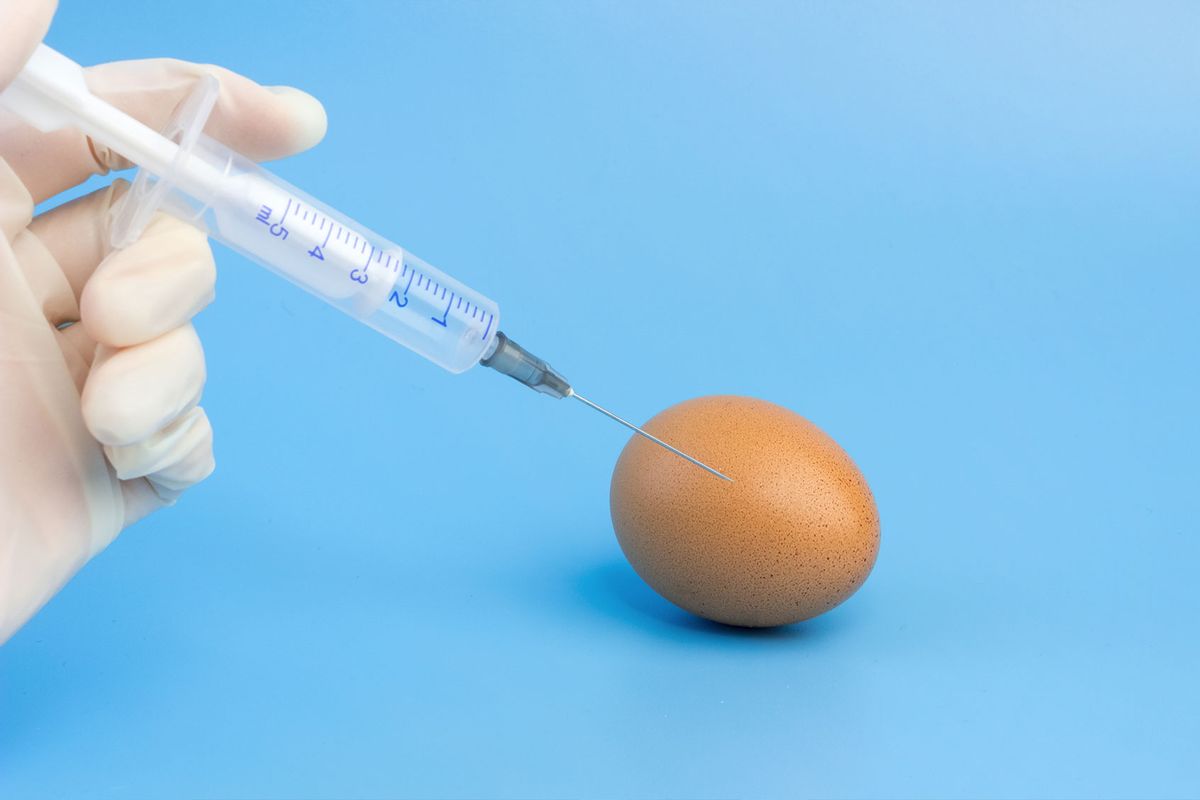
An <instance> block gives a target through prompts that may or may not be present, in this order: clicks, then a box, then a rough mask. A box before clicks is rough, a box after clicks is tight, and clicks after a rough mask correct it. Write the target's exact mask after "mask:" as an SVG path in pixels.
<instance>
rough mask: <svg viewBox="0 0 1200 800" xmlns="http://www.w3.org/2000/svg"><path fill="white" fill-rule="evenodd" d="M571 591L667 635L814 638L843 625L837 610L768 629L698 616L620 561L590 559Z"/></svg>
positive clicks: (778, 639) (602, 610)
mask: <svg viewBox="0 0 1200 800" xmlns="http://www.w3.org/2000/svg"><path fill="white" fill-rule="evenodd" d="M574 591H575V593H576V595H577V596H578V597H579V598H580V599H582V600H583V601H584V602H585V603H586V604H587V605H588V606H589V607H590V608H591V609H592V610H594V611H598V612H600V613H603V614H605V615H606V616H609V617H613V618H615V619H617V620H619V621H621V622H623V623H629V622H630V621H631V619H632V620H633V621H635V622H636V623H639V625H640V627H643V628H646V629H648V630H651V631H655V632H657V633H661V634H667V635H670V636H675V637H677V636H679V635H681V634H682V635H691V636H701V637H707V638H711V639H727V640H738V641H745V642H752V641H761V642H797V641H801V640H803V641H816V640H817V639H821V638H825V637H826V636H828V635H830V634H831V633H834V632H836V631H837V630H838V629H840V628H841V627H842V626H843V623H842V621H841V619H840V617H841V615H835V616H834V617H829V616H828V615H822V616H820V617H814V618H813V619H810V620H805V621H803V622H796V623H793V624H791V625H780V626H777V627H773V628H743V627H739V626H736V625H725V624H723V623H720V622H713V621H712V620H708V619H704V618H703V617H698V616H696V615H695V614H692V613H691V612H688V611H684V610H683V609H682V608H680V607H678V606H676V605H675V604H673V603H671V602H670V601H668V600H666V599H665V598H663V597H662V596H661V595H659V594H658V593H657V592H655V591H654V590H653V589H651V588H650V586H649V585H648V584H647V583H646V582H645V581H643V580H642V579H641V577H639V576H638V574H637V573H636V572H635V571H634V570H633V568H632V567H631V566H629V564H628V563H627V562H625V561H622V560H616V559H614V560H611V561H608V562H606V563H601V564H593V565H591V566H589V567H587V568H585V569H583V570H581V571H580V572H579V573H578V574H577V575H576V578H575V581H574Z"/></svg>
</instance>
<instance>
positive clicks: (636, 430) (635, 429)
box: [570, 389, 733, 483]
mask: <svg viewBox="0 0 1200 800" xmlns="http://www.w3.org/2000/svg"><path fill="white" fill-rule="evenodd" d="M570 395H571V397H574V398H575V399H576V400H578V401H579V402H581V403H583V404H585V405H589V406H591V407H592V408H594V409H596V410H597V411H599V412H600V413H601V414H603V415H604V416H606V417H608V418H609V419H615V420H616V421H617V422H619V423H621V424H622V425H624V426H625V427H626V428H629V429H630V430H631V431H633V432H634V433H636V434H638V435H639V436H644V437H646V438H647V439H649V440H650V441H652V442H654V443H655V444H657V445H659V446H661V447H665V448H667V449H668V450H670V451H671V452H672V453H674V454H675V455H677V456H679V457H680V458H682V459H684V460H685V461H690V462H691V463H693V464H695V465H696V466H697V467H699V468H700V469H702V470H705V471H706V472H711V473H712V474H713V475H716V476H717V477H718V478H720V479H721V480H723V481H729V482H730V483H733V478H730V477H728V476H726V475H722V474H721V473H720V472H717V471H716V470H715V469H713V468H712V467H710V466H709V465H708V464H705V463H704V462H703V461H700V460H698V459H695V458H692V457H691V456H689V455H688V454H687V453H685V452H683V451H682V450H680V449H679V448H677V447H672V446H671V445H669V444H667V443H666V442H664V441H663V440H662V439H659V438H658V437H657V436H654V435H653V434H649V433H646V432H645V431H644V430H642V429H641V428H639V427H638V426H637V425H634V424H633V423H632V422H629V421H628V420H624V419H621V418H620V417H618V416H617V415H616V414H614V413H613V412H611V411H609V410H608V409H607V408H604V407H603V406H598V405H596V404H595V403H593V402H592V401H591V400H588V399H587V398H586V397H584V396H583V395H581V394H579V393H578V392H576V391H575V390H573V389H572V390H571V391H570Z"/></svg>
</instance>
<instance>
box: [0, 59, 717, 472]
mask: <svg viewBox="0 0 1200 800" xmlns="http://www.w3.org/2000/svg"><path fill="white" fill-rule="evenodd" d="M219 93H220V86H219V84H218V83H217V80H216V79H215V78H213V77H211V76H207V77H206V78H204V79H202V80H201V81H200V82H199V83H198V84H197V87H196V89H195V90H194V91H193V92H192V94H191V95H190V96H189V97H188V98H187V99H186V100H185V101H184V102H183V103H182V104H181V105H180V107H179V109H178V111H177V112H176V113H175V116H174V119H172V121H171V123H169V124H168V126H167V128H166V129H165V130H164V131H163V132H162V133H159V132H156V131H154V130H152V129H150V128H149V127H147V126H146V125H143V124H142V123H141V122H139V121H138V120H136V119H134V118H133V117H131V116H129V115H128V114H126V113H124V112H123V111H121V110H120V109H118V108H115V107H114V106H112V105H110V104H109V103H107V102H105V101H104V100H103V99H101V98H99V97H97V96H96V95H94V94H92V92H91V91H90V90H89V89H88V87H87V83H86V82H85V80H84V73H83V68H82V67H81V66H79V65H78V64H76V63H75V62H74V61H72V60H71V59H69V58H67V57H66V56H64V55H62V54H61V53H59V52H57V51H55V50H53V49H51V48H49V47H47V46H46V45H40V46H39V47H38V48H37V50H36V51H35V52H34V54H33V56H32V57H31V58H30V59H29V61H28V62H27V63H26V65H25V67H24V69H22V71H21V73H20V74H19V75H18V76H17V78H16V80H14V82H13V83H12V84H11V85H10V86H9V87H8V88H7V89H6V90H4V92H3V93H2V94H0V105H4V106H6V107H7V108H8V109H9V110H11V111H12V112H14V113H15V114H16V115H17V116H19V117H21V118H23V119H24V120H25V121H27V122H29V123H30V124H31V125H33V126H34V127H36V128H37V129H39V130H41V131H43V132H49V131H53V130H58V129H60V128H66V127H75V128H78V129H79V130H80V131H81V132H83V134H84V135H86V136H88V137H89V138H90V139H91V140H92V141H94V142H98V143H100V144H102V145H104V146H105V147H107V148H109V149H110V150H113V151H114V152H117V153H120V154H121V155H123V156H125V157H126V158H127V159H129V160H130V161H131V162H133V163H134V164H137V165H138V166H139V167H141V169H140V171H139V173H138V175H137V177H136V178H135V179H134V182H133V185H132V186H131V187H130V189H129V191H128V193H127V194H126V195H125V196H124V197H123V198H122V200H121V201H120V205H119V206H117V207H116V208H115V209H114V215H113V225H112V233H111V236H112V243H113V245H114V246H115V247H123V246H125V245H127V244H129V243H131V242H132V241H133V240H135V239H136V238H137V237H138V236H139V235H140V234H141V232H142V230H143V229H144V228H145V226H146V224H147V223H148V222H149V221H150V219H151V217H153V215H154V214H155V212H157V211H159V210H162V211H167V212H169V213H171V214H173V215H174V216H177V217H179V218H180V219H183V220H184V221H186V222H188V223H191V224H193V225H195V226H196V227H198V228H200V229H201V230H203V231H204V232H205V233H207V234H208V235H209V236H210V237H212V238H213V239H216V240H217V241H219V242H221V243H223V244H225V245H227V246H228V247H230V248H232V249H234V250H236V251H238V252H240V253H242V254H243V255H245V256H247V257H248V258H250V259H251V260H253V261H256V262H257V263H259V264H261V265H262V266H264V267H266V268H267V269H269V270H271V271H272V272H275V273H277V274H279V275H280V276H282V277H284V278H287V279H288V280H289V281H291V282H292V283H295V284H296V285H298V286H300V287H301V288H302V289H305V290H306V291H308V292H310V293H312V294H314V295H316V296H317V297H319V298H321V299H322V300H324V301H326V302H327V303H329V304H330V305H333V306H334V307H336V308H338V309H341V310H342V311H344V312H345V313H347V314H349V315H350V316H352V317H354V318H355V319H357V320H359V321H360V322H363V323H364V324H366V325H367V326H369V327H371V328H374V329H375V330H377V331H379V332H380V333H382V334H384V335H385V336H387V337H388V338H390V339H393V340H395V341H397V342H399V343H400V344H402V345H404V346H405V347H407V348H409V349H410V350H413V351H415V352H416V353H418V354H420V355H422V356H424V357H425V358H427V359H429V360H430V361H432V362H434V363H435V364H438V365H439V366H441V367H443V368H444V369H447V370H449V371H450V372H456V373H457V372H465V371H466V370H468V369H470V368H471V367H473V366H475V365H476V364H483V365H484V366H487V367H491V368H492V369H494V370H497V371H498V372H501V373H503V374H505V375H509V376H510V377H512V378H515V379H516V380H518V381H520V382H521V383H523V384H525V385H526V386H528V387H530V388H531V389H535V390H537V391H539V392H542V393H543V394H547V395H550V396H551V397H555V398H563V397H574V398H576V399H577V400H579V401H581V402H583V403H585V404H586V405H588V406H590V407H592V408H594V409H596V410H597V411H600V412H601V413H603V414H605V415H606V416H608V417H610V418H612V419H614V420H616V421H617V422H619V423H621V424H622V425H625V426H626V427H628V428H630V429H632V430H633V431H635V432H636V433H638V434H639V435H641V436H644V437H646V438H647V439H649V440H651V441H653V442H655V443H656V444H659V445H662V446H663V447H665V448H667V449H668V450H670V451H671V452H673V453H675V454H677V455H679V456H680V457H682V458H685V459H687V460H688V461H690V462H691V463H693V464H695V465H696V466H698V467H701V468H702V469H704V470H707V471H708V472H710V473H712V474H713V475H715V476H717V477H719V478H722V479H724V480H730V479H729V478H728V477H726V476H725V475H722V474H721V473H720V472H718V471H717V470H715V469H713V468H712V467H710V466H708V465H707V464H704V463H702V462H700V461H698V460H697V459H695V458H693V457H692V456H689V455H687V454H686V453H683V452H682V451H680V450H678V449H676V448H675V447H672V446H671V445H669V444H667V443H666V442H664V441H662V440H661V439H658V438H656V437H654V436H652V435H650V434H649V433H647V432H646V431H644V430H642V429H641V428H640V427H638V426H637V425H634V424H633V423H631V422H628V421H626V420H624V419H622V418H621V417H618V416H617V415H615V414H613V413H612V412H610V411H608V410H606V409H604V408H601V407H600V406H598V405H596V404H595V403H593V402H591V401H590V400H588V399H586V398H584V397H582V396H581V395H579V394H578V393H577V392H576V391H575V390H574V389H573V388H572V387H571V384H570V383H569V382H568V381H567V380H566V379H565V378H564V377H563V376H562V375H561V374H560V373H558V372H557V371H556V370H554V369H553V368H551V367H550V365H549V364H547V363H546V362H545V361H544V360H542V359H540V358H538V357H537V356H534V355H533V354H532V353H530V352H529V351H527V350H525V349H524V348H522V347H520V346H519V345H517V344H516V343H515V342H513V341H512V340H511V339H509V338H508V337H507V336H505V335H504V334H503V333H501V332H500V330H499V324H500V308H499V306H497V305H496V303H494V302H493V301H492V300H490V299H488V298H487V297H485V296H483V295H482V294H480V293H478V292H476V291H474V290H473V289H471V288H470V287H468V286H466V285H464V284H462V283H460V282H459V281H457V280H455V279H454V278H452V277H450V276H449V275H447V274H445V273H444V272H442V271H440V270H438V269H437V268H435V267H433V266H432V265H430V264H428V263H426V262H425V261H422V260H421V259H419V258H417V257H416V256H414V255H412V254H411V253H409V252H408V251H406V250H404V249H403V248H401V247H400V246H399V245H396V244H394V243H392V242H390V241H388V240H386V239H384V238H383V237H381V236H379V235H377V234H375V233H374V232H372V231H370V230H368V229H367V228H365V227H363V226H361V225H359V224H358V223H356V222H354V221H353V220H352V219H350V218H349V217H347V216H346V215H344V214H341V213H340V212H338V211H337V210H335V209H333V208H331V207H330V206H327V205H325V204H323V203H321V202H319V201H317V200H315V199H313V198H312V197H310V196H309V195H307V194H306V193H304V192H302V191H300V190H299V189H297V188H296V187H294V186H292V185H290V184H288V183H287V182H286V181H283V180H281V179H280V178H278V177H277V176H275V175H273V174H271V173H270V172H268V171H267V170H265V169H263V168H262V167H260V166H259V165H258V164H256V163H254V162H253V161H251V160H250V159H247V158H245V157H243V156H241V155H239V154H238V153H236V152H234V151H233V150H231V149H229V148H228V147H226V146H225V145H223V144H221V143H220V142H218V141H216V140H214V139H212V138H210V137H208V136H206V135H204V134H203V133H202V132H201V131H202V130H203V128H204V124H205V122H206V121H207V119H208V115H209V113H210V112H211V111H212V108H213V105H214V104H215V103H216V101H217V96H218V94H219Z"/></svg>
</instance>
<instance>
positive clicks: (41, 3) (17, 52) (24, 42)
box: [0, 0, 58, 91]
mask: <svg viewBox="0 0 1200 800" xmlns="http://www.w3.org/2000/svg"><path fill="white" fill-rule="evenodd" d="M57 5H58V2H57V0H0V91H3V90H4V88H5V87H7V86H8V85H9V84H10V83H12V80H13V78H15V77H17V73H18V72H20V71H21V67H23V66H25V62H26V61H28V60H29V56H30V55H32V54H33V51H34V48H36V47H37V46H38V45H39V44H41V42H42V37H43V36H45V35H46V31H47V30H48V29H49V28H50V19H51V18H52V17H53V16H54V9H55V7H56V6H57Z"/></svg>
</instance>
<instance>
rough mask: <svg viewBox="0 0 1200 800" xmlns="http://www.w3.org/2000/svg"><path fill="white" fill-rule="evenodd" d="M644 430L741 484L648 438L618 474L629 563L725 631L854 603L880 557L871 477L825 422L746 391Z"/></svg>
mask: <svg viewBox="0 0 1200 800" xmlns="http://www.w3.org/2000/svg"><path fill="white" fill-rule="evenodd" d="M645 428H646V430H647V431H649V432H650V433H652V434H654V435H655V436H658V437H659V438H661V439H663V440H664V441H667V442H669V443H671V444H673V445H675V446H676V447H678V448H680V449H681V450H683V451H684V452H686V453H689V454H691V455H693V456H695V457H696V458H698V459H700V460H701V461H703V462H705V463H706V464H709V465H711V466H713V467H714V468H716V469H718V470H720V471H721V472H722V473H724V474H725V475H728V476H729V477H730V478H732V479H733V482H732V483H728V482H726V481H722V480H720V479H719V478H716V477H714V476H712V475H710V474H708V473H707V472H705V471H704V470H701V469H699V468H697V467H695V466H693V465H691V464H689V463H687V462H686V461H684V460H683V459H681V458H679V457H677V456H675V455H673V454H671V453H669V452H667V451H666V450H664V449H663V448H661V447H658V446H657V445H655V444H653V443H651V442H648V441H646V440H645V439H643V438H642V437H640V436H634V437H632V438H631V439H630V440H629V443H628V444H627V445H626V446H625V449H624V450H623V451H622V452H621V457H620V458H619V459H618V460H617V466H616V469H615V470H614V471H613V478H612V489H611V495H610V504H611V508H612V520H613V528H614V529H615V530H616V533H617V539H618V540H619V541H620V543H621V549H622V550H624V551H625V556H626V557H627V558H628V559H629V562H630V563H631V564H632V565H633V568H634V569H635V570H637V573H638V574H639V575H641V576H642V578H643V579H644V580H645V581H646V582H647V583H648V584H650V585H651V586H652V587H654V589H655V590H656V591H657V592H658V593H659V594H661V595H662V596H663V597H665V598H667V599H668V600H670V601H671V602H673V603H675V604H676V605H678V606H681V607H682V608H685V609H687V610H688V611H691V612H692V613H694V614H698V615H700V616H702V617H707V618H708V619H711V620H715V621H717V622H723V623H726V624H729V625H742V626H749V627H767V626H772V625H785V624H788V623H791V622H798V621H800V620H804V619H808V618H810V617H815V616H816V615H817V614H821V613H824V612H826V611H828V610H829V609H831V608H833V607H834V606H836V605H837V604H839V603H841V602H842V601H843V600H845V599H846V598H848V597H849V596H850V595H852V594H853V593H854V592H855V590H857V589H858V587H859V586H861V585H862V584H863V581H865V580H866V579H867V575H868V573H870V571H871V567H872V566H874V564H875V556H876V554H877V553H878V552H879V515H878V512H877V511H876V509H875V501H874V499H873V498H872V497H871V490H870V489H869V488H868V487H867V482H866V480H865V479H864V478H863V476H862V473H860V472H859V471H858V468H857V467H856V466H855V465H854V462H853V461H851V460H850V456H848V455H846V452H845V451H844V450H842V448H841V447H839V446H838V444H837V442H835V441H834V440H833V439H831V438H830V437H829V436H827V435H826V434H825V433H824V432H823V431H821V430H820V429H819V428H818V427H817V426H815V425H813V424H812V423H811V422H809V421H808V420H806V419H804V418H803V417H801V416H800V415H798V414H796V413H794V412H792V411H789V410H788V409H786V408H783V407H782V406H777V405H775V404H774V403H768V402H766V401H765V400H756V399H754V398H750V397H735V396H730V395H717V396H712V397H700V398H697V399H695V400H687V401H685V402H683V403H679V404H678V405H674V406H671V407H670V408H668V409H667V410H665V411H663V412H662V413H660V414H659V415H658V416H656V417H654V418H653V419H652V420H650V421H649V422H648V423H646V425H645Z"/></svg>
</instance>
